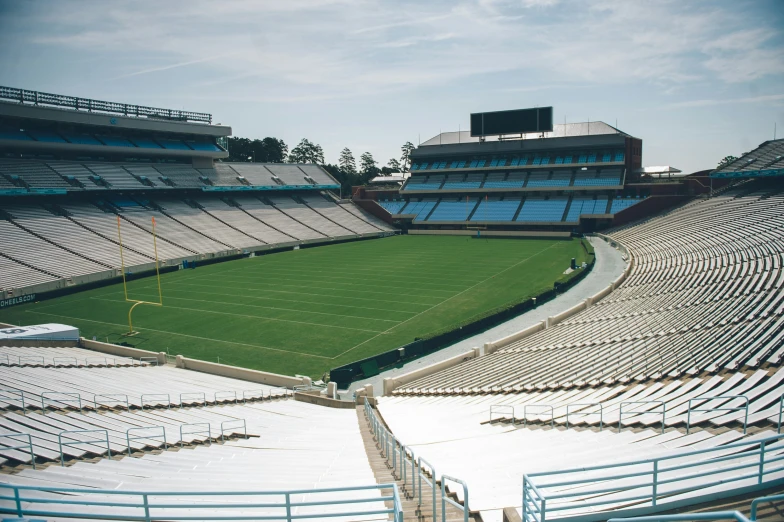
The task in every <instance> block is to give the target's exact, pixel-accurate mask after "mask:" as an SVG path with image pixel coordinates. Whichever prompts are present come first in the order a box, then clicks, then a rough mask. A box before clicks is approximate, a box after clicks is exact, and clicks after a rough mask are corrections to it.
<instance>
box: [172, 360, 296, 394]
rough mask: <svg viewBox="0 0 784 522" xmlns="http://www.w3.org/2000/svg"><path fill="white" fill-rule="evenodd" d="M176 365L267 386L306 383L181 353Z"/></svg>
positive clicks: (286, 376)
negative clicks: (189, 357)
mask: <svg viewBox="0 0 784 522" xmlns="http://www.w3.org/2000/svg"><path fill="white" fill-rule="evenodd" d="M164 355H165V354H164ZM177 367H178V368H186V369H188V370H194V371H197V372H204V373H211V374H213V375H222V376H223V377H231V378H232V379H241V380H243V381H249V382H257V383H259V384H267V385H269V386H281V387H284V388H291V387H293V386H297V385H300V384H306V382H305V379H303V378H300V377H289V376H288V375H279V374H277V373H269V372H262V371H259V370H249V369H247V368H239V367H237V366H228V365H226V364H218V363H213V362H207V361H199V360H198V359H188V358H186V357H183V356H182V355H178V356H177Z"/></svg>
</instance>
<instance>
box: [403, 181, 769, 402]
mask: <svg viewBox="0 0 784 522" xmlns="http://www.w3.org/2000/svg"><path fill="white" fill-rule="evenodd" d="M782 209H784V196H782V194H781V193H780V192H776V191H774V192H773V193H769V192H758V193H751V194H746V193H743V192H741V190H740V189H739V190H736V191H734V192H727V193H725V194H724V195H722V196H719V197H716V198H713V199H710V200H706V201H700V202H696V203H692V204H689V205H686V206H684V207H680V208H678V209H676V210H673V211H671V212H668V213H666V214H664V215H662V216H660V217H657V218H654V219H650V220H648V221H645V222H644V223H641V224H639V225H634V226H629V227H626V228H623V229H620V230H617V231H615V232H613V233H611V234H610V237H612V238H613V239H616V240H617V241H619V242H620V243H621V244H623V245H624V246H626V248H627V249H629V251H630V252H631V253H632V255H633V257H634V268H633V271H632V273H631V275H630V276H629V277H628V278H627V279H626V280H625V281H624V282H623V284H622V285H621V286H620V287H619V288H618V289H616V290H615V292H613V293H612V294H610V295H609V296H607V297H605V298H604V299H602V300H601V301H599V302H597V303H595V304H593V305H592V306H590V307H589V308H588V309H587V310H585V311H582V312H580V313H578V314H576V315H574V316H572V317H569V318H568V319H566V320H564V321H563V322H561V323H558V324H555V325H554V326H551V327H550V328H547V329H545V330H543V331H541V332H538V333H535V334H533V335H529V336H527V337H524V338H522V339H520V340H519V341H515V342H513V343H511V344H509V345H506V346H504V347H502V348H501V349H500V350H499V351H497V352H496V353H493V354H491V355H488V356H486V357H481V358H479V359H476V360H474V361H470V362H468V363H466V364H462V365H459V366H458V367H456V368H455V369H453V370H451V371H446V372H442V373H437V374H434V375H431V376H429V377H425V378H423V379H419V380H417V381H414V382H412V383H410V384H408V385H406V387H405V389H407V390H410V391H412V392H414V391H416V392H419V393H422V392H432V391H433V390H439V389H441V390H443V389H449V390H452V391H453V392H455V393H478V392H481V391H485V392H487V391H498V392H508V391H513V390H522V389H530V388H539V387H559V386H575V385H576V386H579V385H584V384H590V385H600V384H601V383H603V382H609V383H612V382H618V381H628V380H634V379H639V380H644V379H649V378H657V377H660V376H662V375H664V376H673V377H678V376H681V375H683V374H685V373H686V374H697V373H699V372H702V371H721V370H737V369H740V368H744V367H745V368H757V367H759V366H760V365H761V364H764V363H765V362H770V363H775V364H778V363H779V362H781V359H782V357H783V356H784V348H782V347H781V340H782V339H783V338H784V292H782V290H781V289H782V286H783V285H784V213H783V212H782ZM405 389H404V390H405Z"/></svg>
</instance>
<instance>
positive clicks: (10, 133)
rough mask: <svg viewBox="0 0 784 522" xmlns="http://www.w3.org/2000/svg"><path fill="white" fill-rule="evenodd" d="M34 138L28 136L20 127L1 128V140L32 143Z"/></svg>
mask: <svg viewBox="0 0 784 522" xmlns="http://www.w3.org/2000/svg"><path fill="white" fill-rule="evenodd" d="M32 139H33V138H31V137H30V136H28V135H27V134H26V133H25V132H24V131H22V130H20V129H19V128H18V127H6V126H0V140H25V141H30V140H32Z"/></svg>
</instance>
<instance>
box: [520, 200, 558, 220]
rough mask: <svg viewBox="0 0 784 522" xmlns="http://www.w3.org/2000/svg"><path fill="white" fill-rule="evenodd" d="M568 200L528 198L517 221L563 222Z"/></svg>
mask: <svg viewBox="0 0 784 522" xmlns="http://www.w3.org/2000/svg"><path fill="white" fill-rule="evenodd" d="M567 201H569V200H568V198H563V197H558V198H550V199H548V200H545V199H544V198H533V197H532V198H527V199H526V200H525V203H523V208H521V209H520V213H519V214H518V215H517V219H516V220H515V221H561V218H562V217H563V213H564V210H565V209H566V202H567Z"/></svg>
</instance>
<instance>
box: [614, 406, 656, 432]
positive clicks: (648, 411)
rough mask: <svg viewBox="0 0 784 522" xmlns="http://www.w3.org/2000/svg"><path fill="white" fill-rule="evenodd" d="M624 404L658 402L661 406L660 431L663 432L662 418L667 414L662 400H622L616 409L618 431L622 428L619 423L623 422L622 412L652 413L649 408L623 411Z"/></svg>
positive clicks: (635, 413) (634, 413)
mask: <svg viewBox="0 0 784 522" xmlns="http://www.w3.org/2000/svg"><path fill="white" fill-rule="evenodd" d="M624 404H638V405H639V404H658V405H659V406H660V407H661V410H662V411H661V414H662V425H661V432H662V433H664V420H665V417H666V416H667V405H666V404H665V403H664V401H624V402H622V403H621V405H620V408H619V410H618V433H620V432H621V429H623V425H622V424H621V423H622V422H623V414H624V413H625V414H626V415H639V414H645V413H652V412H651V411H650V410H626V411H625V412H624V411H623V406H624Z"/></svg>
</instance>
